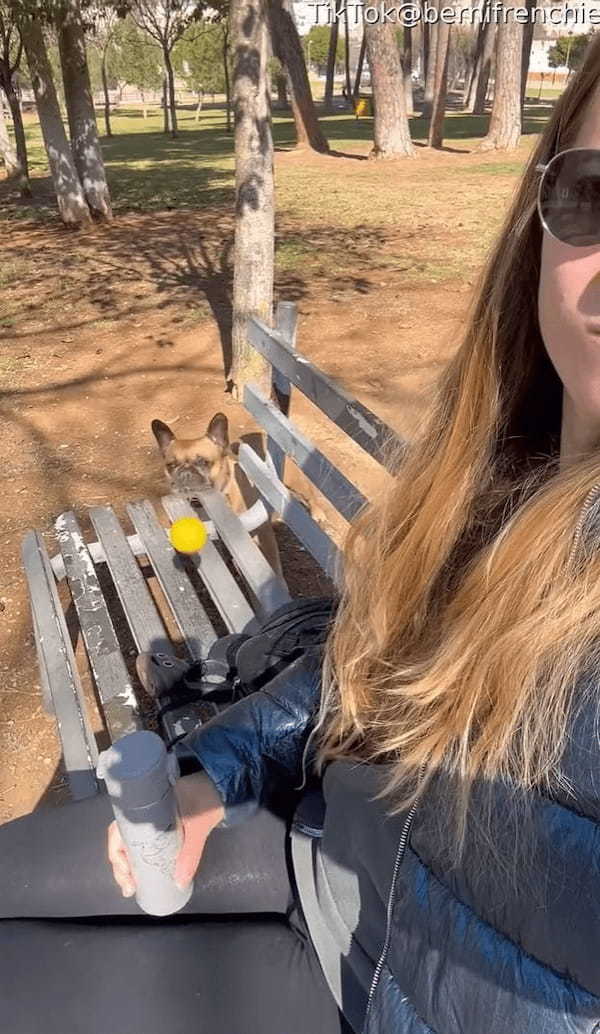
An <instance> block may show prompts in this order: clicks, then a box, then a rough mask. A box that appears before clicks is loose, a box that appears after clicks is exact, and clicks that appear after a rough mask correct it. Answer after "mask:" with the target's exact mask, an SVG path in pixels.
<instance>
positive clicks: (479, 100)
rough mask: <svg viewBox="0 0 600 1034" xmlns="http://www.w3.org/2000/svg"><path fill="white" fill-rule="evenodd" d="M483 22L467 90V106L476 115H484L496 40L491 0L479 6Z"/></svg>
mask: <svg viewBox="0 0 600 1034" xmlns="http://www.w3.org/2000/svg"><path fill="white" fill-rule="evenodd" d="M479 11H480V12H481V22H480V25H479V28H478V31H477V39H476V43H475V53H474V57H473V70H472V74H471V79H470V82H469V88H468V90H467V91H465V108H466V110H467V111H471V112H472V113H473V114H474V115H483V113H484V111H485V98H486V96H487V89H488V83H489V79H490V71H491V68H492V59H493V56H494V44H495V41H496V24H495V22H494V20H493V19H492V18H490V16H489V15H490V0H482V3H481V5H480V6H479Z"/></svg>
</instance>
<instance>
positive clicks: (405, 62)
mask: <svg viewBox="0 0 600 1034" xmlns="http://www.w3.org/2000/svg"><path fill="white" fill-rule="evenodd" d="M402 35H403V43H404V48H403V51H402V69H403V71H404V96H405V98H406V114H407V115H413V114H414V105H413V82H412V65H413V56H412V52H413V35H412V27H411V26H410V25H405V26H404V29H403V33H402Z"/></svg>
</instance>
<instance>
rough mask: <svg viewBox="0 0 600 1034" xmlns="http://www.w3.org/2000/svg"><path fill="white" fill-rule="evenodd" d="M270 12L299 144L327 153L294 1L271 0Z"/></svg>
mask: <svg viewBox="0 0 600 1034" xmlns="http://www.w3.org/2000/svg"><path fill="white" fill-rule="evenodd" d="M268 11H269V19H270V27H271V41H272V46H273V53H274V55H275V57H276V58H277V59H278V60H279V61H280V63H281V65H282V67H283V68H284V69H285V72H286V75H287V78H288V90H289V94H290V101H291V105H292V113H293V115H294V124H295V126H296V142H297V145H298V146H299V147H312V149H313V150H314V151H321V152H324V153H326V152H327V151H329V144H328V143H327V140H326V139H325V136H324V134H323V130H322V129H321V126H320V124H319V119H318V118H317V111H316V108H315V102H314V100H313V95H312V90H311V88H310V80H309V78H308V72H307V70H306V61H305V60H304V53H303V50H302V44H301V42H300V36H299V34H298V29H297V28H296V22H295V20H294V12H293V6H292V3H291V0H269V6H268Z"/></svg>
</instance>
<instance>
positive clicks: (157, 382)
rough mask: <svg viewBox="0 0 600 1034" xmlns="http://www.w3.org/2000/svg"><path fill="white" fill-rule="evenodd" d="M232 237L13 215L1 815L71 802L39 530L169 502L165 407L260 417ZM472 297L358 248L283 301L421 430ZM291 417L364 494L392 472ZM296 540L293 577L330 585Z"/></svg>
mask: <svg viewBox="0 0 600 1034" xmlns="http://www.w3.org/2000/svg"><path fill="white" fill-rule="evenodd" d="M280 160H281V161H283V160H285V157H284V156H281V159H280ZM290 160H295V159H294V158H293V157H292V158H290ZM279 229H280V231H281V232H283V231H285V229H286V227H285V226H282V227H280V228H279ZM231 234H232V225H231V217H230V215H229V214H228V213H227V212H226V211H222V212H218V211H217V212H213V213H212V214H210V215H207V213H206V212H185V211H172V212H168V211H167V212H161V213H151V214H142V213H130V214H128V215H124V216H120V217H119V219H118V220H117V221H115V223H114V224H113V225H111V226H109V227H106V228H96V229H94V230H92V231H90V232H88V233H86V234H83V235H80V236H72V235H69V234H67V233H65V232H64V231H63V230H61V229H59V228H57V227H56V226H55V225H39V224H36V223H33V222H23V223H11V225H10V228H9V232H7V234H6V235H5V237H4V241H5V245H4V249H3V257H2V265H1V267H0V278H1V279H0V290H1V291H2V296H3V302H4V307H3V310H2V311H3V314H4V315H3V317H2V319H1V320H0V344H1V355H0V373H1V381H2V395H1V403H0V404H1V414H2V447H3V457H4V478H3V490H2V495H1V498H0V527H1V529H2V531H1V543H2V565H1V586H0V610H1V621H2V626H1V633H0V637H1V647H0V649H1V652H0V702H1V709H0V822H3V821H7V820H9V819H11V818H14V817H17V816H19V815H22V814H25V813H27V812H29V811H31V810H33V809H34V808H36V807H37V806H39V805H40V803H57V802H59V801H61V800H64V799H65V797H66V796H67V791H66V787H65V781H64V771H63V769H62V766H61V762H60V748H59V741H58V738H57V734H56V729H55V722H54V719H53V718H51V717H49V716H47V715H46V714H45V713H44V711H43V708H42V701H41V695H40V685H39V678H38V671H37V666H36V659H35V651H34V643H33V638H32V631H31V619H30V613H29V605H28V600H27V595H26V587H25V582H24V577H23V573H22V569H21V562H20V546H21V541H22V538H23V535H24V533H25V532H26V531H27V530H28V529H29V528H37V529H40V530H41V531H42V532H43V533H44V535H45V537H46V540H47V542H48V543H49V545H50V551H51V553H54V552H55V551H56V548H55V546H54V545H52V540H53V530H52V529H53V522H54V520H55V518H56V517H57V516H58V514H60V513H61V512H63V511H65V510H67V509H72V510H74V511H75V513H76V514H77V515H78V516H79V517H80V518H81V519H82V521H83V524H84V526H86V527H87V525H85V511H86V509H87V508H88V507H89V506H92V505H98V504H102V503H110V504H112V505H113V506H114V507H115V509H116V510H117V512H118V513H119V515H121V516H122V515H123V507H124V503H125V502H126V501H131V500H136V499H142V498H149V499H152V500H155V501H157V500H158V499H159V498H160V495H161V494H163V493H164V489H165V485H164V483H163V480H162V468H161V464H160V461H159V455H158V451H157V448H156V446H155V444H154V440H153V438H152V436H151V433H150V421H151V420H152V419H153V418H154V417H160V418H161V419H162V420H165V421H166V422H167V423H170V424H171V425H173V427H174V429H175V430H176V431H177V432H178V433H181V434H182V435H189V436H191V435H194V434H196V433H198V432H199V431H200V430H202V429H203V428H204V427H205V426H206V424H207V423H208V421H209V419H210V417H211V416H212V415H213V414H214V413H215V412H216V411H217V410H223V411H224V412H225V413H226V414H227V415H228V417H229V420H230V425H231V432H232V436H235V435H237V434H239V433H243V432H244V431H248V430H251V429H252V427H253V425H252V421H251V420H250V418H249V417H247V416H246V415H245V413H244V410H243V409H242V407H241V406H240V405H239V404H238V403H236V402H235V401H234V400H233V398H232V397H231V395H229V394H227V393H226V392H225V389H224V378H223V350H224V348H225V350H226V349H227V339H228V330H229V320H230V292H231V278H230V267H229V256H230V251H231ZM413 236H414V234H413ZM402 245H403V240H402V233H401V231H400V230H395V228H394V227H391V228H390V231H389V234H388V236H387V239H386V240H385V241H383V242H380V243H379V247H380V248H382V249H383V250H384V251H385V249H388V250H389V251H390V253H393V254H396V255H397V254H398V251H399V249H400V250H401V248H402ZM470 291H471V285H470V283H469V282H468V281H466V280H464V279H462V278H454V279H452V280H450V281H448V282H446V283H442V284H440V283H436V284H424V285H419V284H418V283H412V284H411V285H410V287H409V288H406V285H405V283H404V279H403V273H402V269H401V268H399V267H398V268H397V264H396V265H394V264H393V263H391V264H388V265H387V266H386V267H385V269H384V271H383V272H382V271H381V268H380V267H379V266H378V265H377V264H376V265H375V267H374V268H372V269H370V268H369V267H368V265H366V263H365V259H364V254H362V255H361V253H360V250H358V251H356V250H355V251H352V250H349V252H348V258H347V268H346V270H345V275H344V276H343V277H340V276H339V275H338V276H336V277H333V278H332V277H325V276H321V275H312V274H311V276H310V277H304V278H303V277H302V276H301V275H299V274H298V272H297V271H295V272H289V271H288V272H286V271H285V269H284V270H283V271H282V272H281V273H280V274H279V276H278V279H277V284H276V293H277V297H278V298H284V299H285V298H287V299H289V298H291V299H295V300H297V302H298V308H299V327H298V340H297V344H298V348H299V349H300V350H301V351H302V352H303V353H305V354H306V355H307V356H308V357H309V358H310V359H311V360H313V361H314V362H315V363H317V364H318V365H319V366H320V367H321V368H323V369H324V370H325V371H326V372H327V373H328V374H330V375H331V376H333V377H335V378H338V379H339V380H340V381H341V382H342V383H343V384H344V385H345V387H346V388H347V389H348V390H349V391H350V392H351V393H353V394H355V395H356V396H357V397H358V398H359V399H360V400H361V401H362V402H363V403H364V404H365V405H367V406H368V407H369V408H371V409H373V410H374V411H375V412H376V413H377V414H379V415H380V416H381V417H382V418H383V419H384V420H386V421H387V422H388V423H389V424H391V425H392V426H393V427H395V428H396V429H397V430H398V431H399V432H400V433H401V434H404V435H408V436H410V434H411V433H413V432H414V429H415V427H416V426H417V423H418V421H419V420H420V419H421V418H422V416H423V414H424V412H425V410H426V407H427V401H428V398H429V393H430V389H431V386H432V385H433V383H434V381H435V378H436V376H437V374H438V373H439V371H440V370H441V368H442V367H443V366H444V364H445V363H446V361H447V359H448V357H449V356H450V355H451V353H452V351H453V350H454V348H455V347H456V344H457V341H458V338H459V334H460V328H461V324H462V322H463V319H464V313H465V309H466V305H467V302H468V299H469V295H470ZM292 416H293V417H294V418H295V419H297V420H298V422H299V423H300V424H301V426H302V427H303V428H304V429H305V431H306V432H307V433H308V434H309V436H311V437H313V438H314V439H315V440H316V441H317V442H318V444H319V446H320V448H321V449H322V450H323V451H324V452H325V453H326V454H327V455H329V456H330V457H331V458H332V459H333V460H334V461H336V462H338V463H339V464H340V466H341V467H342V469H343V470H344V471H345V473H346V474H347V475H348V476H349V477H350V478H351V479H352V480H354V481H355V483H356V484H357V485H358V486H359V487H360V488H361V489H362V490H363V491H364V492H365V493H367V494H368V493H369V492H370V491H371V490H372V488H373V486H374V485H375V483H376V482H377V480H378V479H379V478H381V477H382V476H384V475H382V472H381V469H380V468H379V467H378V466H377V464H376V463H375V462H374V461H372V460H371V459H370V458H369V457H368V456H366V455H365V454H364V453H363V452H362V451H361V450H360V449H359V448H358V447H357V446H355V445H354V444H353V443H351V442H349V440H348V439H347V438H346V437H345V436H344V435H343V434H342V433H341V432H338V431H337V429H336V428H334V427H333V425H332V424H331V423H329V422H327V421H326V420H324V419H323V418H321V417H320V415H319V414H318V412H317V411H316V410H315V409H314V407H312V406H311V405H310V404H309V403H307V402H306V401H304V400H302V398H301V397H299V396H298V395H296V397H295V399H294V403H293V406H292ZM291 480H292V483H294V479H293V478H291ZM331 528H332V530H333V531H334V533H335V534H336V535H338V534H339V528H338V527H337V526H335V527H334V525H333V523H332V525H331ZM281 534H282V537H281V543H282V551H283V562H284V568H285V571H286V574H287V576H288V579H289V581H290V584H291V586H292V588H293V589H294V590H295V591H299V590H302V589H304V591H307V588H308V591H319V589H320V587H321V584H322V583H321V582H320V581H319V579H318V578H316V577H315V575H314V573H313V574H311V573H310V572H308V573H307V571H306V566H305V563H306V562H305V558H304V557H301V556H299V553H298V551H297V549H295V547H294V543H293V540H292V539H291V537H290V536H289V535H284V534H283V533H281ZM311 579H312V580H311ZM78 655H81V644H79V646H78ZM81 660H82V663H83V658H81Z"/></svg>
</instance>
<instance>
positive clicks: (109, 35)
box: [91, 4, 117, 137]
mask: <svg viewBox="0 0 600 1034" xmlns="http://www.w3.org/2000/svg"><path fill="white" fill-rule="evenodd" d="M91 14H92V17H93V43H94V45H95V46H96V49H97V51H98V54H99V56H100V75H101V77H102V92H103V94H104V126H105V131H106V135H107V136H109V137H110V136H112V135H113V134H112V127H111V124H110V94H109V92H108V67H107V66H108V53H109V50H110V47H111V45H112V44H113V42H114V34H115V27H116V24H117V12H116V10H115V9H114V8H113V7H107V6H105V5H104V4H98V5H97V6H95V7H94V8H93V9H92V12H91Z"/></svg>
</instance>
